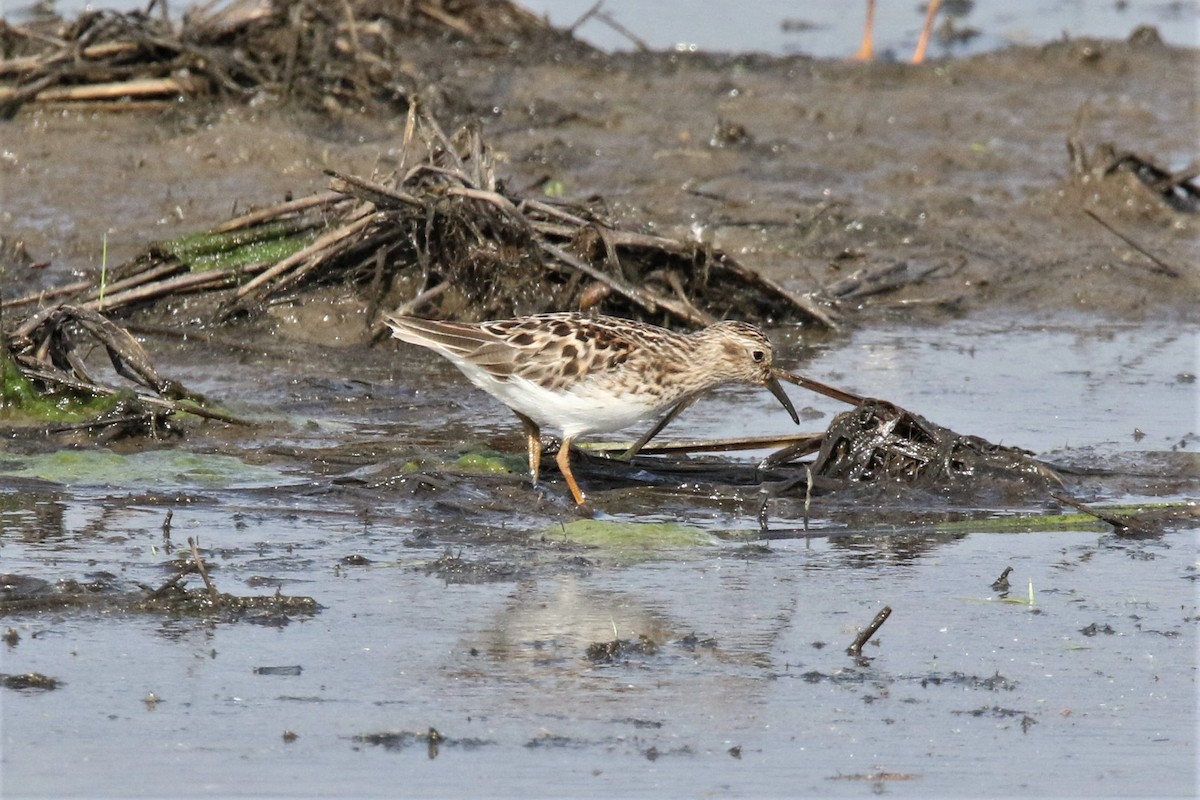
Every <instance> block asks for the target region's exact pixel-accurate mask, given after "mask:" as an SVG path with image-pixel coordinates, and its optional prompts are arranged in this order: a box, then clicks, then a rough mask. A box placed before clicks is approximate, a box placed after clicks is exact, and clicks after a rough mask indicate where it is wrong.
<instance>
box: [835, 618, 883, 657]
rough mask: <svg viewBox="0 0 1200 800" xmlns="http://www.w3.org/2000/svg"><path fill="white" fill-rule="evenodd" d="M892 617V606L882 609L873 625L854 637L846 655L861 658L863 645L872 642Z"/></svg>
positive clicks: (872, 622)
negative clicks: (877, 632) (876, 633)
mask: <svg viewBox="0 0 1200 800" xmlns="http://www.w3.org/2000/svg"><path fill="white" fill-rule="evenodd" d="M891 615H892V607H891V606H884V607H883V608H882V609H880V611H879V613H878V614H876V615H875V619H873V620H871V624H870V625H868V626H867V627H865V628H863V629H862V630H861V631H860V632H859V634H858V636H855V637H854V641H853V642H851V643H850V646H849V647H847V648H846V655H850V656H855V657H858V656H861V655H862V649H863V645H865V644H866V643H867V642H869V641H870V640H871V637H872V636H874V635H875V632H876V631H878V630H879V629H880V628H881V627H882V626H883V623H885V622H887V618H888V617H890V616H891Z"/></svg>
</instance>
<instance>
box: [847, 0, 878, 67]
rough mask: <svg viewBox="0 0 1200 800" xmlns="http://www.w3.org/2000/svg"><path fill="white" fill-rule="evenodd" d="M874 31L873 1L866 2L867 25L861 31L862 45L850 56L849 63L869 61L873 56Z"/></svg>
mask: <svg viewBox="0 0 1200 800" xmlns="http://www.w3.org/2000/svg"><path fill="white" fill-rule="evenodd" d="M874 29H875V0H867V24H866V27H865V28H864V29H863V39H862V44H861V45H859V46H858V52H857V53H855V54H854V55H852V56H850V60H851V61H870V60H871V59H872V58H873V57H874V56H875V47H874V44H873V42H872V35H873V31H874Z"/></svg>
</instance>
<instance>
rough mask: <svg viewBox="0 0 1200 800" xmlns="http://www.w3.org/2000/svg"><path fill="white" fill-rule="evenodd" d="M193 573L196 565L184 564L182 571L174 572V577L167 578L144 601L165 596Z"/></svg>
mask: <svg viewBox="0 0 1200 800" xmlns="http://www.w3.org/2000/svg"><path fill="white" fill-rule="evenodd" d="M188 541H191V540H190V539H189V540H188ZM193 572H196V565H195V564H192V563H189V564H185V565H184V566H183V569H181V570H179V572H176V573H175V574H174V575H172V576H171V577H170V578H168V579H167V581H166V582H165V583H164V584H163V585H162V586H159V587H158V588H157V589H154V590H153V591H151V592H150V593H149V594H148V595H147V596H146V599H147V600H157V599H158V598H160V597H162V596H163V595H164V594H166V593H167V592H168V591H169V590H171V589H174V588H175V587H176V586H178V585H179V582H180V581H181V580H183V579H184V578H186V577H187V576H188V575H191V574H192V573H193ZM143 588H149V587H143Z"/></svg>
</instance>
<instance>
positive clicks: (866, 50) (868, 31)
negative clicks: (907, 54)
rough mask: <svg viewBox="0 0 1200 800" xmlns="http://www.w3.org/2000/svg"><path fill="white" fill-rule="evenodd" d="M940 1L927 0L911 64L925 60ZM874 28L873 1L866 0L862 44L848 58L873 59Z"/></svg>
mask: <svg viewBox="0 0 1200 800" xmlns="http://www.w3.org/2000/svg"><path fill="white" fill-rule="evenodd" d="M941 4H942V0H929V5H928V6H927V7H926V10H925V24H924V25H922V26H921V38H919V39H918V40H917V49H916V50H914V51H913V57H912V63H914V64H920V63H921V62H923V61H924V60H925V51H926V50H927V49H928V48H929V34H930V33H931V32H932V31H933V18H934V17H936V16H937V12H938V6H940V5H941ZM874 28H875V0H867V24H866V27H865V29H864V30H863V40H862V44H861V45H860V46H859V48H858V52H857V53H855V54H854V55H852V56H851V57H850V58H851V60H853V61H870V60H871V59H872V58H874V57H875V45H874V41H873V38H872V37H873V31H874Z"/></svg>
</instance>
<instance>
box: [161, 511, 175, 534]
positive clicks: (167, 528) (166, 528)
mask: <svg viewBox="0 0 1200 800" xmlns="http://www.w3.org/2000/svg"><path fill="white" fill-rule="evenodd" d="M173 516H175V510H174V509H170V508H168V509H167V516H166V518H165V519H163V524H162V532H163V538H164V539H170V538H171V517H173Z"/></svg>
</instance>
